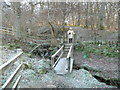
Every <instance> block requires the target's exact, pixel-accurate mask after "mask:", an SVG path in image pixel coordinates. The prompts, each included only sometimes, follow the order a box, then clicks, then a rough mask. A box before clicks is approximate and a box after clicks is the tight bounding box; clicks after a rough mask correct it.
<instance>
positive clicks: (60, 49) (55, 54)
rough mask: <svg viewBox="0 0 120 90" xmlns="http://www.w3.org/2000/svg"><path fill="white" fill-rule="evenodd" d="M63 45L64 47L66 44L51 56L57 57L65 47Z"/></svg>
mask: <svg viewBox="0 0 120 90" xmlns="http://www.w3.org/2000/svg"><path fill="white" fill-rule="evenodd" d="M63 47H64V45H63V46H61V48H60V49H58V51H57V52H56V53H55V54H53V55H52V56H51V57H55V56H56V55H57V54H58V53H59V52H60V51H61V50H62V49H63Z"/></svg>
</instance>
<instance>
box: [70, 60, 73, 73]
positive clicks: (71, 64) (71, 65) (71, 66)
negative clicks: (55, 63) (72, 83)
mask: <svg viewBox="0 0 120 90" xmlns="http://www.w3.org/2000/svg"><path fill="white" fill-rule="evenodd" d="M73 61H74V59H73V58H71V59H70V73H71V72H72V69H73Z"/></svg>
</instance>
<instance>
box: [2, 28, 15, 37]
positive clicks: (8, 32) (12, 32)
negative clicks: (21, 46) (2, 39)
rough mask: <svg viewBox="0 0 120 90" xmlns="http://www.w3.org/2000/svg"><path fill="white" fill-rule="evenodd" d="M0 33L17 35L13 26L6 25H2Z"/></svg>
mask: <svg viewBox="0 0 120 90" xmlns="http://www.w3.org/2000/svg"><path fill="white" fill-rule="evenodd" d="M0 33H2V34H10V35H15V31H14V29H13V28H6V27H0Z"/></svg>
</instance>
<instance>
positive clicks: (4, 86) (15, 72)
mask: <svg viewBox="0 0 120 90" xmlns="http://www.w3.org/2000/svg"><path fill="white" fill-rule="evenodd" d="M21 66H22V64H20V65H19V66H18V67H17V69H16V70H15V71H14V72H13V74H12V75H11V76H10V77H9V78H8V80H7V81H6V82H5V83H4V85H3V86H2V87H1V89H2V90H4V89H5V88H7V86H8V85H9V84H10V82H11V81H12V79H13V78H14V77H15V75H16V74H17V73H18V71H19V70H20V68H21Z"/></svg>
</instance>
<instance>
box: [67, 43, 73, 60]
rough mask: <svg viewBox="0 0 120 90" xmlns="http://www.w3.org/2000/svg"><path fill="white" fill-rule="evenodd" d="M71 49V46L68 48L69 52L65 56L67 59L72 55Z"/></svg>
mask: <svg viewBox="0 0 120 90" xmlns="http://www.w3.org/2000/svg"><path fill="white" fill-rule="evenodd" d="M72 48H73V45H71V46H70V49H69V52H68V54H67V59H68V58H70V57H71V55H72Z"/></svg>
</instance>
